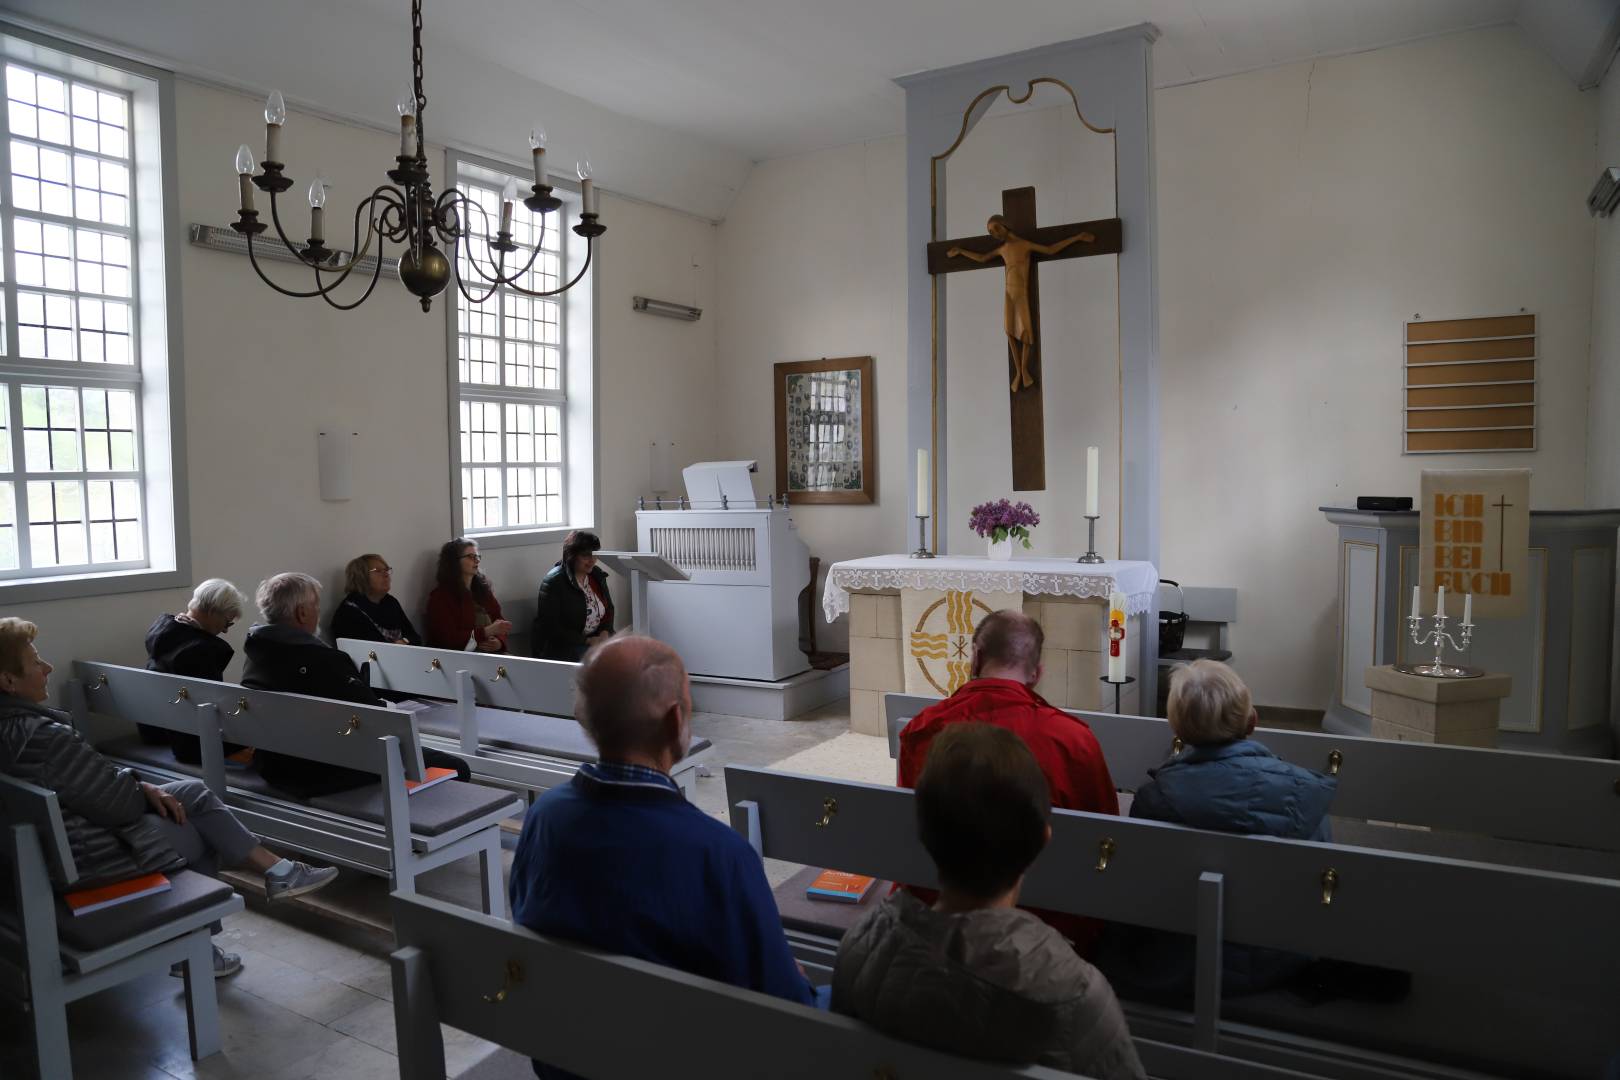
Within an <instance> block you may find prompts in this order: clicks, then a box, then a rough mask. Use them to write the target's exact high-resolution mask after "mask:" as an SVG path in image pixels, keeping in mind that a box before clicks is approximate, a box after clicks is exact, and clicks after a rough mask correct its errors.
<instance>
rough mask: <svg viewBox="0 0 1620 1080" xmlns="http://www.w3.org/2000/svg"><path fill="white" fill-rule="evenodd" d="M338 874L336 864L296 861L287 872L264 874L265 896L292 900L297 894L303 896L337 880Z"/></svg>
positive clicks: (272, 899) (269, 898)
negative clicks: (312, 864)
mask: <svg viewBox="0 0 1620 1080" xmlns="http://www.w3.org/2000/svg"><path fill="white" fill-rule="evenodd" d="M337 876H338V872H337V867H335V866H311V865H309V864H308V863H301V862H295V863H293V864H292V869H291V870H289V871H288V872H287V873H285V874H266V875H264V896H265V899H267V900H270V901H272V902H274V901H277V900H291V899H292V898H293V897H295V896H303V895H304V894H305V893H312V892H314V891H315V890H316V889H322V888H325V887H326V886H328V885H330V884H332V882H334V881H336V880H337Z"/></svg>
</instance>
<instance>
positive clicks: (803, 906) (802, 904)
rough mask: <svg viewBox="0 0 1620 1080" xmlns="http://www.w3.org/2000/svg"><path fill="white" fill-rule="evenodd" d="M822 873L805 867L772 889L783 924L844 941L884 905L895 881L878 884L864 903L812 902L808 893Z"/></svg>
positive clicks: (793, 928)
mask: <svg viewBox="0 0 1620 1080" xmlns="http://www.w3.org/2000/svg"><path fill="white" fill-rule="evenodd" d="M820 873H821V871H820V870H819V869H817V868H816V867H813V866H809V867H805V868H804V869H803V870H800V871H799V872H798V873H797V874H794V875H793V876H792V877H790V878H788V879H787V880H786V881H784V882H782V884H780V885H778V886H777V887H776V888H775V889H774V890H772V891H773V892H774V893H775V894H776V910H777V911H778V912H780V913H781V916H782V925H783V926H785V927H787V928H788V929H789V930H799V931H802V932H804V933H807V934H818V935H821V936H823V937H829V938H833V939H837V938H841V937H843V936H844V932H845V931H847V930H848V929H849V928H850V927H852V926H854V925H855V924H856V923H858V922H860V921H861V918H862V917H863V916H865V914H866V913H867V912H868V911H871V910H872V909H873V908H875V907H877V906H878V905H879V904H881V903H883V899H884V897H886V896H888V895H889V890H890V889H891V888H892V883H891V882H888V881H878V882H875V883H874V884H873V885H872V888H871V889H870V890H869V891H868V892H867V894H866V895H865V896H864V897H862V898H861V900H860V902H859V903H855V904H845V903H840V902H838V901H836V900H812V899H810V897H809V896H808V895H806V893H805V890H806V889H808V888H809V887H810V883H811V882H812V881H814V880H816V877H817V876H818V875H819V874H820Z"/></svg>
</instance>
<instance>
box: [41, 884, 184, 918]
mask: <svg viewBox="0 0 1620 1080" xmlns="http://www.w3.org/2000/svg"><path fill="white" fill-rule="evenodd" d="M170 887H171V886H170V885H169V879H168V878H167V877H165V876H163V875H162V874H145V875H142V876H141V877H133V878H130V879H129V880H128V881H117V882H114V883H113V884H111V885H103V886H101V887H100V888H99V889H80V890H79V891H78V892H70V893H64V894H62V900H63V902H64V903H66V904H67V906H68V910H69V911H71V912H73V914H75V915H88V914H90V913H91V912H92V911H100V910H102V909H103V908H110V907H117V906H118V905H119V904H127V903H129V902H130V901H131V900H139V899H140V898H141V897H143V896H156V895H157V894H158V893H160V892H168V891H169V889H170Z"/></svg>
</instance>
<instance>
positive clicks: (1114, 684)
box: [1097, 559, 1136, 716]
mask: <svg viewBox="0 0 1620 1080" xmlns="http://www.w3.org/2000/svg"><path fill="white" fill-rule="evenodd" d="M1097 561H1098V562H1101V561H1102V560H1101V559H1098V560H1097ZM1097 681H1098V682H1105V683H1107V684H1108V685H1109V686H1112V687H1113V688H1114V715H1115V716H1118V715H1119V691H1120V688H1121V687H1124V686H1129V685H1131V683H1133V682H1135V681H1136V676H1135V675H1127V676H1125V678H1124V680H1123V681H1122V682H1115V681H1114V680H1113V679H1110V678H1109V677H1108V676H1106V675H1104V676H1103V677H1102V678H1100V679H1098V680H1097Z"/></svg>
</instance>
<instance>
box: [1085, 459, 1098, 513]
mask: <svg viewBox="0 0 1620 1080" xmlns="http://www.w3.org/2000/svg"><path fill="white" fill-rule="evenodd" d="M1097 475H1098V471H1097V448H1096V447H1095V446H1088V447H1086V517H1097V516H1099V515H1098V514H1097Z"/></svg>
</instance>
